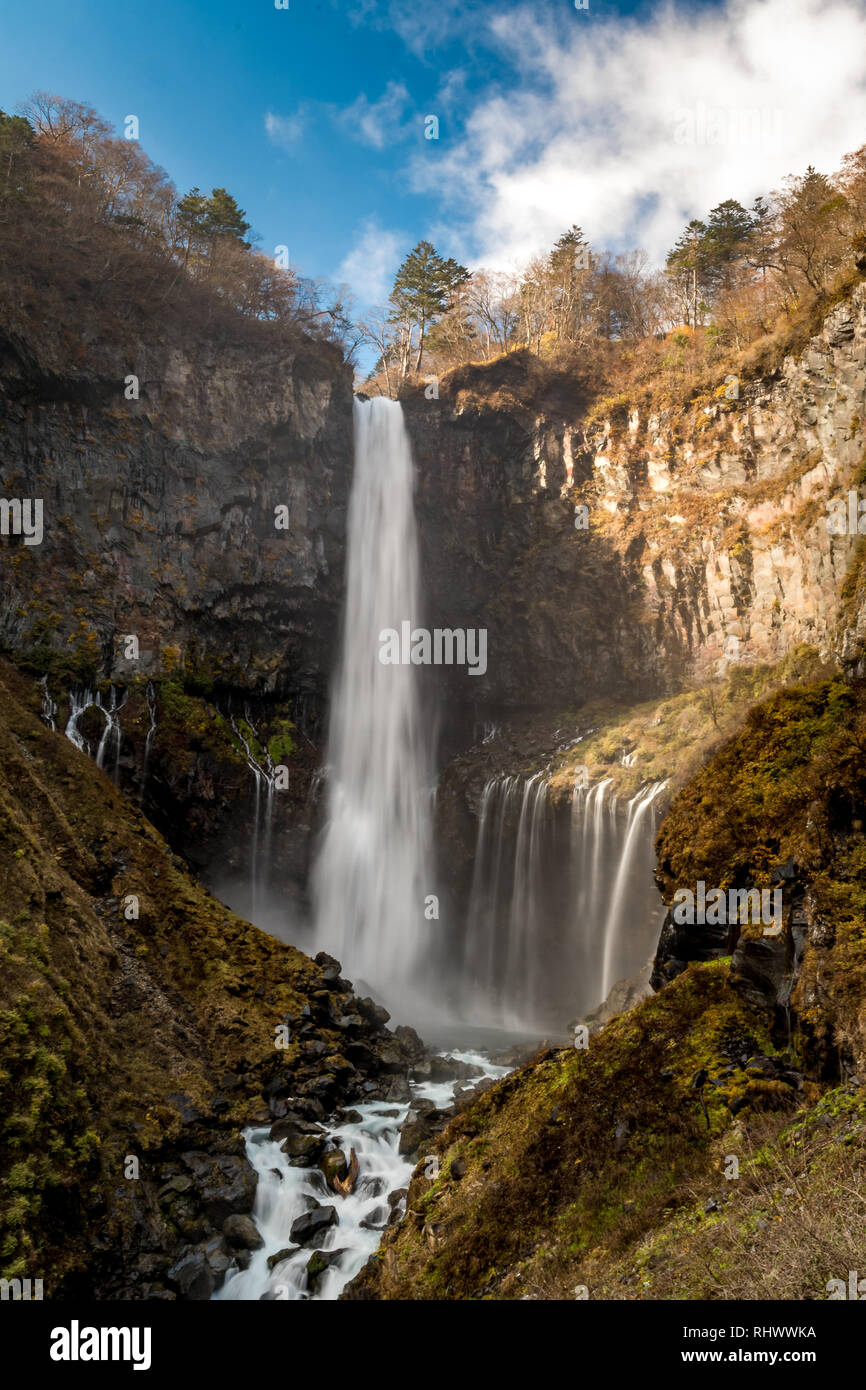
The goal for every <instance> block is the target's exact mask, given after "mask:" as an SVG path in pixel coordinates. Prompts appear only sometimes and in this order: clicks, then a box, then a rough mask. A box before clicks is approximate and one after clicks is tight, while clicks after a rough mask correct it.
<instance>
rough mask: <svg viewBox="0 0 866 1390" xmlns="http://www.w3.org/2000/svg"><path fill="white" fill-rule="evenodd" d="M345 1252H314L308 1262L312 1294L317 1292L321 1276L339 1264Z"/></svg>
mask: <svg viewBox="0 0 866 1390" xmlns="http://www.w3.org/2000/svg"><path fill="white" fill-rule="evenodd" d="M345 1254H346V1251H345V1250H314V1251H313V1253H312V1255H311V1256H310V1258H309V1259H308V1260H307V1287H308V1288H309V1289H310V1291H311V1292H313V1293H314V1292H315V1290H316V1286H317V1284H318V1281H319V1277H320V1275H322V1274H324V1272H325V1270H326V1269H330V1268H331V1266H332V1265H335V1264H337V1263H338V1261H339V1259H340V1256H341V1255H345Z"/></svg>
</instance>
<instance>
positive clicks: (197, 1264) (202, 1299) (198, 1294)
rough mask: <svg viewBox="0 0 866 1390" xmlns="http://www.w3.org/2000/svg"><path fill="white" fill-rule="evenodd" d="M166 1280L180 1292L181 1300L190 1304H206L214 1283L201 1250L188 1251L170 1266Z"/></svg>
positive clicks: (214, 1285)
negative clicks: (183, 1299) (185, 1300)
mask: <svg viewBox="0 0 866 1390" xmlns="http://www.w3.org/2000/svg"><path fill="white" fill-rule="evenodd" d="M166 1277H167V1279H168V1281H169V1283H171V1284H174V1285H175V1286H176V1288H178V1289H179V1290H180V1296H181V1298H185V1299H187V1300H188V1301H189V1302H191V1303H206V1302H207V1301H208V1299H209V1298H210V1296H211V1294H212V1293H213V1291H214V1289H215V1287H216V1282H215V1280H214V1276H213V1272H212V1271H211V1268H210V1265H209V1264H208V1262H207V1259H206V1258H205V1256H204V1254H203V1253H202V1251H201V1250H190V1251H188V1252H187V1253H186V1254H185V1255H182V1256H181V1257H180V1259H179V1260H176V1261H175V1263H174V1264H173V1265H172V1266H171V1269H170V1270H169V1271H168V1274H167V1276H166Z"/></svg>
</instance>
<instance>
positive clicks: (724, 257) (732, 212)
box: [701, 198, 753, 294]
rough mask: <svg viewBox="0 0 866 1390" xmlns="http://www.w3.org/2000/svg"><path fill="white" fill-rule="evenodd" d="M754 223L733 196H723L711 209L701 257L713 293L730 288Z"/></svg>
mask: <svg viewBox="0 0 866 1390" xmlns="http://www.w3.org/2000/svg"><path fill="white" fill-rule="evenodd" d="M752 227H753V222H752V217H751V214H750V213H748V212H747V211H746V209H745V208H744V207H743V205H742V204H741V203H738V202H737V200H736V199H735V198H726V199H725V201H724V202H723V203H719V204H718V206H717V207H714V208H713V209H712V211H711V212H710V215H709V219H708V221H707V230H706V235H705V236H704V238H703V245H702V248H701V250H702V257H703V264H704V275H705V278H706V280H707V283H708V285H709V288H710V290H711V291H712V293H713V294H718V293H721V292H723V291H725V290H728V289H730V288H731V284H732V279H733V267H734V265H735V263H736V262H737V261H738V260H742V259H743V258H744V256H745V252H746V246H747V243H748V239H749V235H750V233H751V231H752Z"/></svg>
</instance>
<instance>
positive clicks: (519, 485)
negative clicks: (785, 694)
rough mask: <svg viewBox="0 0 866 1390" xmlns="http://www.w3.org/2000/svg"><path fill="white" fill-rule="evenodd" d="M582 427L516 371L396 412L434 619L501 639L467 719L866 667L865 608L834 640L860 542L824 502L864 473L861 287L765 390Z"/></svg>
mask: <svg viewBox="0 0 866 1390" xmlns="http://www.w3.org/2000/svg"><path fill="white" fill-rule="evenodd" d="M585 406H586V401H585V400H584V399H583V398H582V395H581V390H580V387H579V384H578V383H575V382H574V381H571V383H570V384H569V383H568V382H567V381H561V380H558V379H554V380H551V378H550V377H549V376H547V377H545V376H543V374H541V373H540V372H539V369H538V368H537V366H533V364H532V363H531V362H528V361H527V360H526V359H525V358H519V359H518V358H515V359H514V360H509V359H505V360H504V361H502V362H499V363H492V364H490V365H489V367H486V368H472V369H460V370H458V371H456V372H454V373H451V374H450V375H449V376H448V377H446V378H445V379H444V380H443V381H442V382H441V383H440V385H439V398H438V399H437V400H428V399H426V398H425V396H424V395H423V394H422V393H420V392H419V393H418V394H416V395H415V396H413V397H412V398H411V399H410V400H409V401H408V402H407V404H406V409H407V414H408V418H409V424H410V429H411V432H412V437H413V443H414V447H415V453H416V458H417V462H418V511H419V517H420V524H421V528H422V533H423V538H424V560H425V569H426V574H427V580H428V586H429V587H428V591H429V595H430V598H429V602H430V611H431V619H430V620H431V622H435V623H437V624H439V625H443V626H486V627H487V628H488V630H489V671H488V674H487V676H485V677H484V678H474V679H467V677H466V675H465V673H460V674H459V675H456V676H455V677H454V679H453V684H452V690H453V691H454V694H455V697H456V698H458V699H463V700H465V701H467V702H469V703H480V704H486V705H488V706H497V705H508V706H515V705H527V704H529V705H536V706H547V707H548V708H549V707H551V706H554V707H555V706H556V705H557V704H565V703H572V702H574V701H575V700H576V699H577V700H580V699H582V698H586V697H591V696H594V695H599V694H608V695H612V696H619V697H626V698H627V697H633V698H645V697H646V696H648V695H652V694H654V693H656V692H658V691H659V690H661V689H664V688H668V689H669V688H671V686H675V685H677V684H679V683H681V682H682V681H684V680H690V679H693V678H705V677H708V676H712V675H715V674H720V673H722V672H723V671H724V670H725V669H726V668H727V667H728V666H729V665H730V663H731V662H732V661H737V660H739V661H744V662H752V663H754V662H769V663H774V662H776V661H778V660H780V659H781V658H783V657H784V656H785V655H786V654H787V653H789V652H790V651H792V650H793V649H794V648H795V647H797V646H798V645H799V644H801V643H803V642H807V643H809V644H810V645H813V646H815V647H816V648H818V649H819V650H820V651H821V652H822V653H823V654H825V655H832V654H833V653H834V652H838V653H839V654H840V655H842V656H844V657H845V658H846V659H847V660H849V661H850V660H855V659H856V658H857V654H858V653H859V651H860V649H861V646H862V633H861V632H860V629H859V628H858V627H857V623H858V622H861V625H862V620H861V619H859V617H857V612H859V608H855V612H854V614H853V616H852V617H851V618H850V619H846V621H845V624H844V625H843V626H840V624H839V623H838V622H837V618H838V614H839V605H840V599H841V597H842V592H843V585H844V581H845V576H846V573H847V571H848V569H849V566H850V563H851V560H852V556H853V555H854V552H855V548H856V534H849V533H848V532H847V531H845V532H844V533H842V534H833V533H832V532H831V530H830V529H829V528H828V518H829V515H830V513H829V510H828V506H827V503H828V501H829V500H830V499H834V498H843V499H844V498H845V497H846V494H847V491H848V489H849V488H853V487H856V485H857V483H858V481H859V470H860V467H861V464H862V461H863V451H864V445H863V438H862V421H863V420H864V419H866V288H864V287H863V286H862V285H860V286H859V288H858V289H856V290H855V292H854V293H853V295H852V297H851V298H850V299H849V300H847V301H845V302H843V303H841V304H839V305H838V306H837V307H836V308H835V309H834V310H833V311H832V312H831V313H830V314H829V315H828V317H827V318H826V320H825V321H824V324H823V327H822V328H821V330H820V332H819V333H818V334H817V336H816V337H814V338H813V339H812V341H811V342H810V343H809V344H808V346H807V348H806V350H805V351H804V352H803V353H802V354H800V355H797V356H791V357H789V358H787V359H786V360H785V361H784V363H783V366H782V368H781V370H780V371H779V372H778V373H777V375H776V376H775V377H774V378H772V379H770V380H756V381H742V382H739V381H736V380H734V379H730V380H726V381H723V382H721V383H720V385H719V388H718V390H717V391H716V392H715V393H713V394H711V395H709V396H708V397H706V398H705V399H703V400H700V401H699V402H697V404H695V405H694V406H693V407H692V408H690V409H689V410H687V411H683V410H682V409H674V408H667V409H661V408H658V407H649V408H647V407H644V406H642V405H640V404H639V403H638V404H635V405H634V406H631V407H629V406H627V405H624V404H621V403H613V404H612V406H611V408H610V409H609V410H608V411H605V409H604V406H603V403H601V404H600V405H598V406H596V407H595V408H594V410H593V421H592V423H589V424H587V423H586V421H585V419H584V414H585ZM581 507H585V508H586V512H585V513H582V512H580V511H579V510H576V509H579V508H581ZM576 520H577V522H578V526H577V527H576V526H575V521H576ZM584 524H585V527H586V529H584ZM858 634H859V635H858ZM472 687H474V688H472Z"/></svg>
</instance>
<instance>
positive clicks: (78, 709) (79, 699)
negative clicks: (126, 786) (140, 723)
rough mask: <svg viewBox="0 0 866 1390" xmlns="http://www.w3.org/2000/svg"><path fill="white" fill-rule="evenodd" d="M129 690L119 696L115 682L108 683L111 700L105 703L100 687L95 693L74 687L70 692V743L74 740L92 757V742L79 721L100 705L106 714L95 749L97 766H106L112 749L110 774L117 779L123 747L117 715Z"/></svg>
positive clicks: (68, 733)
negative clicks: (82, 730)
mask: <svg viewBox="0 0 866 1390" xmlns="http://www.w3.org/2000/svg"><path fill="white" fill-rule="evenodd" d="M128 694H129V692H128V691H126V690H125V691H124V692H123V696H122V697H121V699H120V700H118V697H117V691H116V690H115V688H114V686H113V685H112V686H109V691H108V704H107V705H104V704H103V703H102V695H101V694H100V692H99V691H97V692H96V694H94V693H93V691H92V690H82V691H76V690H72V691H70V693H69V719H68V720H67V723H66V737H67V738H68V739H69V741H70V743H74V744H75V747H76V748H78V749H79V750H80V751H81V752H82V753H86V754H87V755H88V757H89V756H90V744H89V743H88V742H87V740H86V739H85V737H84V735H83V734H82V733H81V732H80V730H79V728H78V721H79V719H80V718H81V716H82V714H84V712H85V710H89V709H98V710H99V712H100V714H102V715H103V716H104V718H105V727H104V728H103V730H102V735H101V737H100V740H99V743H98V745H97V749H96V766H97V767H101V768H105V764H106V759H107V758H108V755H109V752H110V751H111V750H112V749H113V750H114V764H113V766H112V769H111V775H112V778H113V779H114V781H115V782H117V780H118V774H119V771H120V749H121V744H122V741H123V736H122V734H121V729H120V720H119V718H118V715H119V714H120V711H121V710H122V709H123V706H124V705H125V704H126V700H127V696H128Z"/></svg>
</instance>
